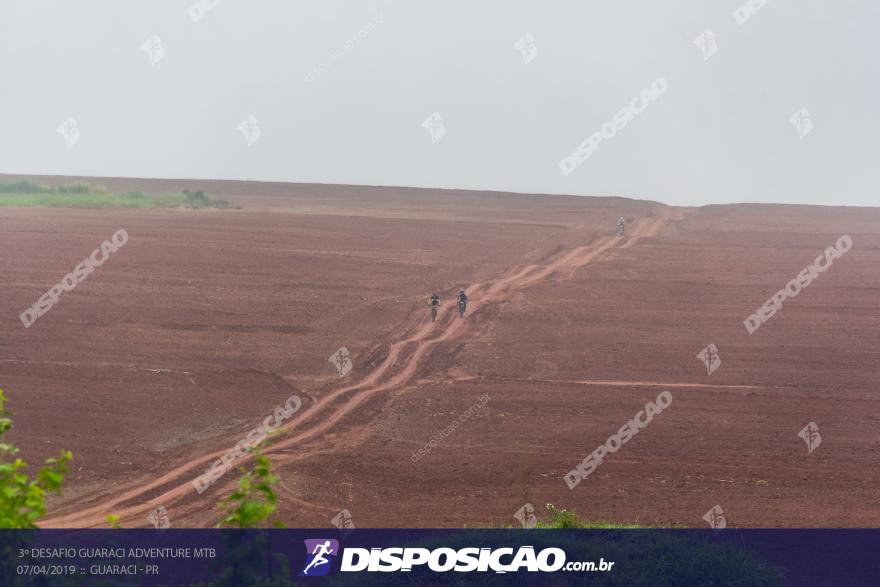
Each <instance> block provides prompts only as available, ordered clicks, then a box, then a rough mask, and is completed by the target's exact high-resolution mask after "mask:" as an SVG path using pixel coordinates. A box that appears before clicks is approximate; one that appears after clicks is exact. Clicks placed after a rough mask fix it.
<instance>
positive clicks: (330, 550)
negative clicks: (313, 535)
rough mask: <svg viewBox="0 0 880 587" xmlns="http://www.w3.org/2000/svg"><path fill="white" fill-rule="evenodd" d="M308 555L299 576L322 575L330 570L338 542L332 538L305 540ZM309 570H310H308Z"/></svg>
mask: <svg viewBox="0 0 880 587" xmlns="http://www.w3.org/2000/svg"><path fill="white" fill-rule="evenodd" d="M305 543H306V553H308V555H309V556H308V557H307V560H306V566H305V568H303V570H302V572H301V573H300V574H299V576H300V577H322V576H324V575H326V574H327V573H328V572H329V571H330V566H331V563H332V562H333V559H334V558H335V557H336V555H337V554H338V550H339V542H338V541H337V540H332V539H323V538H322V539H319V540H306V541H305ZM310 571H311V572H310Z"/></svg>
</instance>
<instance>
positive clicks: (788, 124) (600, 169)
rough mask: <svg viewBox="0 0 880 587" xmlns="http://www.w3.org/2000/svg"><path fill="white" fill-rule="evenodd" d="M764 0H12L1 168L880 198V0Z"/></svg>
mask: <svg viewBox="0 0 880 587" xmlns="http://www.w3.org/2000/svg"><path fill="white" fill-rule="evenodd" d="M744 1H745V0H742V1H741V0H721V1H716V2H705V1H700V0H674V1H667V2H662V3H660V2H650V1H648V0H642V1H627V0H618V1H616V2H600V1H574V0H572V1H563V0H556V1H547V2H510V1H502V0H483V1H481V2H466V1H463V0H451V1H447V2H443V3H437V2H428V1H426V0H406V1H404V0H397V1H393V0H392V1H370V0H358V1H355V0H348V1H332V0H331V1H328V0H320V1H318V0H314V1H309V2H302V1H300V2H294V1H281V0H274V1H273V0H265V1H257V2H254V1H251V2H245V1H243V0H201V2H195V1H190V0H184V1H171V0H154V1H151V2H139V3H133V2H119V1H118V0H117V1H113V0H81V1H78V2H66V1H62V0H57V1H34V0H30V1H26V2H25V1H10V0H4V1H3V2H2V4H0V49H2V50H0V116H2V126H0V128H2V132H0V172H3V173H12V174H63V175H86V176H129V177H157V178H204V179H209V178H210V179H251V180H268V181H291V182H316V183H341V184H364V185H397V186H418V187H440V188H462V189H481V190H484V189H488V190H502V191H515V192H527V193H560V194H580V195H591V196H608V195H619V196H627V197H635V198H645V199H652V200H658V201H661V202H665V203H669V204H678V205H695V204H709V203H726V202H784V203H813V204H847V205H863V206H864V205H878V203H880V198H878V197H877V189H876V188H877V186H878V185H880V182H878V179H880V178H878V165H877V164H876V163H875V161H874V159H875V158H876V157H877V155H878V154H880V149H878V140H877V137H878V134H880V122H878V121H880V116H878V98H880V92H878V87H880V85H878V80H877V75H878V72H880V67H878V65H880V51H878V42H877V41H876V40H875V39H874V38H873V35H874V34H875V33H876V31H877V30H878V29H880V3H876V2H870V1H869V0H863V1H860V0H837V1H834V2H831V1H819V0H809V1H805V0H769V1H767V2H766V3H765V4H763V5H761V2H760V1H755V0H753V2H752V4H753V5H756V6H758V8H757V10H756V11H753V12H754V13H753V14H751V15H750V16H749V17H748V19H747V20H746V21H745V22H743V23H742V24H738V23H737V19H736V18H735V17H734V11H736V10H737V9H738V8H739V7H740V6H741V5H742V4H743V3H744ZM194 4H196V5H197V7H196V8H193V7H192V6H193V5H194ZM194 17H197V18H194ZM707 29H708V30H711V31H712V36H713V37H714V42H715V43H716V44H717V50H714V52H713V51H712V48H711V47H709V45H711V42H710V43H709V45H706V44H705V43H704V44H703V45H700V44H697V43H695V40H696V39H697V37H698V36H700V35H701V34H702V33H703V32H704V31H706V30H707ZM525 35H531V37H530V38H531V39H533V45H531V44H530V43H525V45H523V44H522V43H520V46H525V47H526V50H525V51H521V50H520V49H519V48H517V46H516V45H517V43H518V42H520V40H521V39H522V38H523V37H524V36H525ZM154 36H155V37H157V38H158V40H159V42H158V43H156V42H155V39H154ZM703 38H704V41H705V39H706V37H705V36H704V37H703ZM150 39H153V40H152V41H149V40H150ZM145 43H146V44H147V47H148V48H147V49H145V48H144V45H145ZM707 57H708V58H707ZM659 77H662V78H665V79H666V80H667V82H668V86H669V87H668V90H667V91H666V92H665V93H664V94H662V96H660V97H659V98H658V99H657V100H656V101H655V102H652V103H650V104H649V105H648V106H647V107H646V108H645V109H644V111H642V112H641V113H640V114H638V115H637V116H636V117H635V118H634V119H632V120H631V121H629V123H628V124H627V125H626V126H625V127H624V128H622V129H621V130H620V131H619V132H617V133H616V135H615V136H614V137H613V138H611V139H608V140H603V141H602V143H601V144H600V146H599V149H598V151H596V152H595V153H594V154H593V155H592V156H590V157H589V159H587V160H586V161H584V162H583V164H582V165H581V166H580V167H578V168H577V169H575V170H574V171H573V172H572V173H571V174H570V175H568V176H565V175H563V173H562V172H561V170H560V168H559V165H558V164H559V161H560V160H561V159H563V158H564V157H565V156H567V155H569V154H570V153H571V152H572V151H574V150H575V149H576V147H577V146H578V144H579V143H581V142H583V141H585V140H586V139H587V138H588V137H589V136H590V135H591V134H593V133H594V132H596V131H598V130H599V129H600V128H601V127H602V125H603V124H604V123H606V122H608V121H610V120H611V119H612V117H613V116H614V114H615V113H616V112H618V111H619V110H620V109H622V108H624V107H625V106H626V105H627V104H628V103H630V101H631V100H632V99H633V98H635V97H636V96H638V95H639V93H640V92H641V90H642V89H643V88H646V87H648V86H649V85H650V84H651V82H652V81H654V80H655V79H657V78H659ZM802 108H805V109H806V110H807V111H808V113H809V116H808V122H803V120H802V122H801V124H800V126H798V125H796V124H794V123H793V122H792V121H791V117H792V116H793V115H795V113H797V112H799V111H800V110H801V109H802ZM435 112H437V113H439V115H440V117H441V120H442V128H443V129H444V131H445V132H444V133H443V134H442V136H439V138H438V135H439V134H440V132H439V131H436V132H435V136H434V137H433V138H432V135H431V133H430V132H429V131H428V129H426V128H425V127H424V126H422V123H423V122H424V121H425V120H426V119H427V118H428V117H429V116H431V115H432V114H433V113H435ZM249 116H253V117H254V118H253V120H255V121H256V128H258V129H259V136H258V138H256V140H252V141H251V143H252V144H250V145H249V144H248V140H247V137H246V135H245V133H244V132H242V131H241V130H240V129H239V126H240V125H241V123H242V122H243V121H245V120H246V119H247V118H248V117H249ZM68 119H73V120H74V121H75V127H76V130H77V131H78V133H79V135H78V140H76V141H75V142H74V144H72V145H70V147H68V143H67V142H66V140H65V136H63V135H62V133H60V132H59V131H58V128H59V126H60V125H62V123H64V122H65V121H67V120H68ZM249 128H251V133H252V134H251V138H252V139H253V137H254V136H256V133H255V131H254V130H253V128H254V127H253V126H251V127H249ZM804 130H806V133H804Z"/></svg>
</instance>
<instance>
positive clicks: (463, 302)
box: [456, 289, 468, 317]
mask: <svg viewBox="0 0 880 587" xmlns="http://www.w3.org/2000/svg"><path fill="white" fill-rule="evenodd" d="M456 300H458V315H459V316H461V317H463V316H464V311H465V310H467V303H468V297H467V294H466V293H464V290H463V289H461V290H459V291H458V297H457V298H456Z"/></svg>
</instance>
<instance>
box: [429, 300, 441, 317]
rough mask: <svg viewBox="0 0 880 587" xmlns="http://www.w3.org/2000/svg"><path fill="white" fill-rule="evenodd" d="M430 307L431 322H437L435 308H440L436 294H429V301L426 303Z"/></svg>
mask: <svg viewBox="0 0 880 587" xmlns="http://www.w3.org/2000/svg"><path fill="white" fill-rule="evenodd" d="M428 303H429V304H430V305H431V322H434V321H435V320H437V308H438V307H439V306H440V296H438V295H437V294H436V293H432V294H431V301H430V302H428Z"/></svg>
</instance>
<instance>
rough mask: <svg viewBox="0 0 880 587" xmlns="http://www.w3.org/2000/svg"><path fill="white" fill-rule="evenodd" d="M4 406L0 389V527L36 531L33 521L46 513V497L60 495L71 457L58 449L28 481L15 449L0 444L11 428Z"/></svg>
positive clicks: (24, 466) (22, 462)
mask: <svg viewBox="0 0 880 587" xmlns="http://www.w3.org/2000/svg"><path fill="white" fill-rule="evenodd" d="M5 404H6V396H5V395H4V394H3V390H2V389H0V528H36V527H37V524H36V522H37V520H39V519H40V518H41V517H43V516H44V515H45V514H46V502H45V499H46V494H47V493H50V492H51V493H61V482H62V481H63V480H64V474H65V473H66V472H67V461H69V460H70V459H72V458H73V455H71V454H70V452H69V451H66V450H62V451H61V455H60V456H59V457H58V458H57V459H47V460H46V464H45V466H44V467H43V468H41V469H40V470H39V472H38V473H37V477H36V478H35V479H31V478H30V477H29V476H28V475H27V473H25V472H24V469H25V468H26V467H27V463H25V462H24V461H23V460H21V459H20V458H18V457H17V456H16V454H17V453H18V449H17V448H15V447H14V446H12V445H11V444H9V443H6V442H3V435H4V434H6V433H7V432H8V431H9V430H10V429H11V428H12V420H11V419H10V418H9V416H10V414H9V412H7V411H6V408H5Z"/></svg>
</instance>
